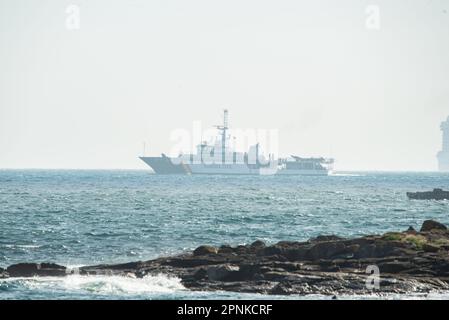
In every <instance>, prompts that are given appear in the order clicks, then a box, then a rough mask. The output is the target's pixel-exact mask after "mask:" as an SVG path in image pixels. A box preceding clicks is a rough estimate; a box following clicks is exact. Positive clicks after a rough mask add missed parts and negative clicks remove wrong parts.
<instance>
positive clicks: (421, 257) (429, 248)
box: [0, 220, 449, 296]
mask: <svg viewBox="0 0 449 320" xmlns="http://www.w3.org/2000/svg"><path fill="white" fill-rule="evenodd" d="M373 267H374V269H376V268H377V270H379V272H380V275H379V276H380V278H379V287H378V288H374V289H373V288H371V287H369V286H367V281H368V280H369V279H368V277H370V276H372V273H371V270H374V269H373ZM77 271H78V272H79V274H81V275H92V274H106V275H122V276H133V277H137V278H141V277H145V276H146V275H154V274H161V273H163V274H168V275H173V276H177V277H179V278H180V279H181V281H182V283H183V285H184V286H185V287H186V288H189V289H191V290H201V291H212V290H225V291H236V292H252V293H264V294H285V295H287V294H326V295H330V296H333V295H339V294H368V293H369V294H371V293H373V292H377V293H410V292H430V291H432V290H449V230H447V228H446V226H444V225H443V224H441V223H439V222H436V221H431V220H428V221H425V222H424V223H423V225H422V227H421V229H420V231H419V232H418V231H416V230H415V229H414V228H409V229H408V230H406V231H403V232H387V233H385V234H383V235H368V236H364V237H359V238H354V239H345V238H340V237H338V236H334V235H331V236H319V237H316V238H313V239H310V240H308V241H281V242H278V243H275V244H272V245H267V244H265V243H264V242H263V241H260V240H257V241H255V242H253V243H252V244H249V245H239V246H236V247H232V246H229V245H223V246H221V247H219V248H216V247H212V246H200V247H198V248H196V249H195V250H194V251H193V252H190V253H183V254H180V255H176V256H172V257H161V258H158V259H154V260H149V261H137V262H130V263H124V264H115V265H97V266H85V267H81V268H79V270H77ZM71 273H72V272H71V271H70V270H69V271H68V270H66V268H65V267H64V266H60V265H56V264H49V263H42V264H36V263H22V264H16V265H12V266H10V267H8V268H7V269H6V270H3V269H0V277H2V276H3V277H6V276H10V277H32V276H64V275H66V274H71ZM373 290H374V291H373Z"/></svg>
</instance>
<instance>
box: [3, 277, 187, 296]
mask: <svg viewBox="0 0 449 320" xmlns="http://www.w3.org/2000/svg"><path fill="white" fill-rule="evenodd" d="M2 282H6V283H9V284H10V285H13V286H14V287H15V286H17V284H20V285H21V286H22V287H26V288H27V289H31V290H34V289H40V290H45V289H50V290H63V291H67V292H79V293H83V292H84V293H89V294H94V295H110V296H114V295H119V296H124V295H141V294H154V293H156V294H165V293H166V294H169V293H174V292H178V291H183V290H185V287H184V286H183V285H182V284H181V279H179V278H176V277H170V276H167V275H163V274H159V275H152V276H145V277H144V278H134V277H125V276H105V275H95V276H93V275H92V276H81V275H69V276H66V277H34V278H9V279H3V280H2Z"/></svg>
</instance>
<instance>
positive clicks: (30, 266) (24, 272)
mask: <svg viewBox="0 0 449 320" xmlns="http://www.w3.org/2000/svg"><path fill="white" fill-rule="evenodd" d="M6 271H7V272H8V274H9V276H10V277H34V276H65V275H66V267H64V266H60V265H57V264H54V263H18V264H13V265H11V266H9V267H8V268H7V269H6Z"/></svg>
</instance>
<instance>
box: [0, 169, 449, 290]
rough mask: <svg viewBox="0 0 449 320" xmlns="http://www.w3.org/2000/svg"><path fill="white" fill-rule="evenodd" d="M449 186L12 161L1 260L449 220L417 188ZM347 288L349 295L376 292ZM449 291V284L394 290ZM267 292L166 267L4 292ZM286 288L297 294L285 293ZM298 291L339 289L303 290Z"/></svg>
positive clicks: (37, 282)
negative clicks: (35, 166)
mask: <svg viewBox="0 0 449 320" xmlns="http://www.w3.org/2000/svg"><path fill="white" fill-rule="evenodd" d="M433 188H444V189H448V188H449V175H448V174H440V173H366V172H365V173H356V172H352V173H344V174H336V175H331V176H327V177H318V176H316V177H313V176H159V175H152V174H149V172H148V171H94V170H86V171H81V170H0V267H6V266H8V265H11V264H14V263H18V262H55V263H59V264H63V265H66V266H72V267H73V266H82V265H92V264H98V263H119V262H129V261H137V260H148V259H152V258H156V257H160V256H168V255H173V254H177V253H181V252H185V251H188V250H192V249H194V248H196V247H197V246H199V245H202V244H210V245H221V244H230V245H238V244H248V243H251V242H253V241H255V240H257V239H260V240H263V241H265V242H266V243H267V244H272V243H275V242H277V241H280V240H298V241H300V240H307V239H309V238H311V237H315V236H318V235H329V234H336V235H339V236H344V237H355V236H361V235H366V234H380V233H384V232H387V231H397V230H405V229H407V228H408V227H409V226H413V227H414V228H416V229H418V228H419V227H420V226H421V224H422V222H423V221H424V220H426V219H434V220H438V221H440V222H442V223H445V224H449V202H448V201H417V200H408V199H407V197H406V194H405V193H406V192H407V191H417V190H431V189H433ZM375 297H376V296H366V297H357V296H346V297H342V298H355V299H358V298H375ZM411 297H415V298H416V297H418V298H429V297H431V298H447V297H449V295H448V294H446V293H444V292H443V293H441V292H440V293H432V294H431V295H410V296H388V298H411ZM59 298H67V299H184V298H185V299H197V298H199V299H208V298H212V299H216V298H220V299H232V298H248V299H253V298H256V299H265V298H272V297H269V296H263V295H257V294H256V295H255V294H241V293H232V292H214V293H210V292H209V293H208V292H190V291H189V290H187V289H185V288H184V287H183V286H182V284H181V282H180V280H179V279H177V278H175V277H171V276H170V275H166V274H159V275H152V276H147V277H145V278H143V279H134V278H128V277H117V276H77V275H73V276H68V277H55V278H54V277H41V278H39V277H36V278H10V279H3V280H1V279H0V299H59ZM274 298H286V297H274ZM289 298H293V299H327V298H329V297H326V296H319V295H312V296H292V297H289Z"/></svg>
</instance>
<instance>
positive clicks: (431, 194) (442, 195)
mask: <svg viewBox="0 0 449 320" xmlns="http://www.w3.org/2000/svg"><path fill="white" fill-rule="evenodd" d="M407 197H408V198H409V199H415V200H449V191H444V190H443V189H433V190H432V191H424V192H407Z"/></svg>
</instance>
